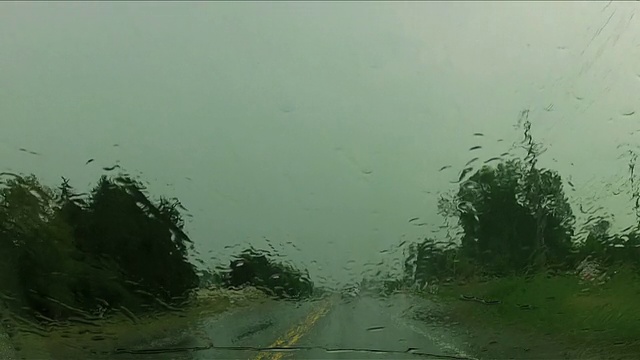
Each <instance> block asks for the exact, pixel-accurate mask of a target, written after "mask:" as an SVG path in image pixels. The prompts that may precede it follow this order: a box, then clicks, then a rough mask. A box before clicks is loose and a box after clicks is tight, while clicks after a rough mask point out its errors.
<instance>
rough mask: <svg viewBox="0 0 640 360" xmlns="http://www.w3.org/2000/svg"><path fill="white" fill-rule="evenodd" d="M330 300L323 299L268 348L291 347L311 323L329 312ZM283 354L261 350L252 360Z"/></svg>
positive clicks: (273, 357)
mask: <svg viewBox="0 0 640 360" xmlns="http://www.w3.org/2000/svg"><path fill="white" fill-rule="evenodd" d="M329 308H330V302H329V301H325V302H324V303H323V304H321V305H319V306H318V307H317V308H315V309H314V310H313V311H311V312H310V313H309V315H307V317H306V318H305V319H304V320H303V321H302V322H301V323H300V324H298V325H297V326H294V327H292V328H291V329H289V331H287V333H286V334H284V336H281V337H280V338H278V339H277V340H276V341H274V342H273V344H271V345H269V347H270V348H283V347H291V346H293V345H295V344H296V343H297V342H298V341H299V340H300V339H301V338H302V337H303V336H304V335H305V334H306V333H308V332H309V330H311V328H312V327H313V325H315V323H316V322H317V321H318V320H320V319H321V318H322V317H323V316H324V315H326V314H327V313H328V312H329ZM284 355H285V353H284V352H276V353H268V352H261V353H260V354H258V356H256V357H255V358H253V360H263V359H271V360H280V359H282V357H283V356H284Z"/></svg>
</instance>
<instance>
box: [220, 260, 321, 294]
mask: <svg viewBox="0 0 640 360" xmlns="http://www.w3.org/2000/svg"><path fill="white" fill-rule="evenodd" d="M223 285H224V286H226V287H232V288H237V287H242V286H255V287H256V288H258V289H260V290H262V291H264V292H265V293H267V294H269V295H271V296H274V297H277V298H289V299H302V298H307V297H310V296H311V295H313V293H314V287H313V282H311V280H310V279H309V274H308V272H306V271H305V272H302V271H300V270H298V269H296V268H294V267H293V266H291V265H288V264H283V263H280V262H277V261H275V260H273V259H272V258H270V257H269V256H268V254H267V253H264V252H261V251H257V250H254V249H247V250H245V251H243V252H242V253H241V254H239V255H237V256H236V258H235V259H234V260H232V261H231V263H230V264H229V271H228V272H226V273H225V274H224V276H223Z"/></svg>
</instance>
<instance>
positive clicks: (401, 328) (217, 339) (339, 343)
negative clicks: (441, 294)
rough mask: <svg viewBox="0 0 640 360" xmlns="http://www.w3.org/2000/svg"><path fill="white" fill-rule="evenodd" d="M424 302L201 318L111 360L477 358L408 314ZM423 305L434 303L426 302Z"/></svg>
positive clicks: (362, 300) (281, 308) (285, 306)
mask: <svg viewBox="0 0 640 360" xmlns="http://www.w3.org/2000/svg"><path fill="white" fill-rule="evenodd" d="M416 303H418V301H416V299H415V298H412V297H411V296H409V295H394V296H391V297H388V298H378V297H374V296H366V295H361V296H359V297H357V298H355V299H353V300H350V301H345V300H343V299H341V298H339V297H331V298H328V299H323V300H318V301H310V302H302V303H294V302H284V301H281V302H276V301H270V302H265V303H262V304H259V305H257V306H253V307H246V308H241V309H237V310H236V311H233V312H229V313H226V314H222V315H219V316H217V317H214V318H210V319H201V320H200V321H198V323H196V324H194V325H193V326H192V327H191V328H189V329H184V331H182V332H181V333H180V334H176V336H175V337H172V338H170V339H162V340H158V341H156V342H155V343H152V344H143V345H141V346H140V347H138V348H132V349H126V351H120V352H118V353H116V354H112V356H110V358H114V359H179V360H199V359H202V360H204V359H207V360H210V359H252V360H267V359H271V360H279V359H354V358H358V359H405V358H406V359H408V358H413V359H420V358H430V359H434V358H462V359H465V358H468V359H473V357H472V356H470V355H469V354H467V353H466V352H465V350H464V348H463V346H461V345H460V344H461V343H462V342H461V341H458V340H457V339H456V338H455V336H454V335H452V334H448V333H447V330H446V327H443V326H436V325H434V324H429V323H427V322H424V321H417V320H412V319H411V318H410V317H408V316H406V314H407V312H408V311H410V310H411V309H412V307H413V306H414V305H415V304H416ZM419 303H420V304H421V305H420V306H423V307H424V306H429V305H428V304H427V305H425V303H426V301H425V300H424V299H420V301H419ZM433 306H435V305H433ZM285 348H287V349H289V350H286V349H285ZM283 349H284V350H283Z"/></svg>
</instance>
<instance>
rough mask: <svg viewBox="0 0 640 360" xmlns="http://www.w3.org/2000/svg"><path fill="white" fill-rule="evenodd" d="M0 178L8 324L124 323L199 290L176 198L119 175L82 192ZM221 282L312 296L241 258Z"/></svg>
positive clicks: (275, 269) (283, 275)
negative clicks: (108, 316) (105, 318)
mask: <svg viewBox="0 0 640 360" xmlns="http://www.w3.org/2000/svg"><path fill="white" fill-rule="evenodd" d="M2 176H3V177H2V179H3V180H1V181H0V305H3V304H4V305H3V306H4V307H5V308H7V309H9V310H10V313H12V314H14V315H18V317H17V319H31V320H34V319H36V320H39V321H56V320H64V319H70V318H85V319H95V318H97V317H98V316H102V315H103V314H104V313H105V311H118V312H122V313H124V314H125V315H127V316H130V317H132V318H134V317H135V315H136V314H140V313H144V312H149V311H157V310H161V309H164V310H167V309H172V310H175V309H177V308H179V307H180V306H183V305H185V304H187V303H188V301H189V300H190V298H191V295H193V293H194V291H195V290H196V289H197V288H198V285H199V284H200V283H201V281H202V276H199V274H198V271H197V269H196V267H195V266H194V264H192V263H191V262H190V261H189V252H190V251H192V250H193V249H194V246H193V241H192V240H191V238H190V237H189V236H188V235H187V234H186V232H185V229H184V226H185V222H184V219H183V217H182V211H184V210H185V208H184V207H183V206H182V204H181V203H180V201H179V200H178V199H176V198H172V199H169V198H166V197H159V198H158V199H151V198H150V197H149V196H148V195H147V189H146V188H145V186H144V185H143V184H142V183H141V182H140V181H137V180H134V179H132V178H131V177H128V176H125V175H118V176H111V177H109V176H102V177H100V179H99V180H98V182H97V184H96V185H95V187H93V189H91V191H90V192H89V193H79V192H77V191H76V190H75V189H74V188H73V187H72V186H71V185H70V182H69V180H68V179H65V178H63V179H62V182H61V183H60V185H59V186H58V187H56V188H51V187H48V186H45V185H43V184H42V183H40V181H39V180H38V179H37V178H36V176H34V175H29V176H20V175H16V174H9V173H3V174H2ZM241 259H242V260H241ZM239 261H244V265H246V266H244V267H243V266H241V265H240V262H239ZM222 275H223V276H224V277H223V281H222V285H223V286H226V287H232V286H243V285H247V284H249V283H253V284H255V283H256V282H260V288H261V289H263V290H265V291H266V292H269V293H270V294H274V295H276V296H280V297H282V296H285V295H290V296H295V297H304V296H308V295H309V294H310V292H311V291H312V289H313V286H312V283H311V282H310V281H309V280H308V276H307V277H305V275H306V274H304V273H303V272H301V271H299V270H297V269H295V268H293V267H291V266H285V265H283V264H279V263H276V262H274V261H273V260H271V259H269V258H267V257H266V256H264V255H256V254H252V253H250V252H245V253H243V254H240V256H239V258H238V259H236V260H234V261H232V262H231V264H230V266H229V269H228V271H226V272H225V274H222ZM256 279H257V280H256Z"/></svg>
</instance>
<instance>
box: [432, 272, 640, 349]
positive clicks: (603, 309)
mask: <svg viewBox="0 0 640 360" xmlns="http://www.w3.org/2000/svg"><path fill="white" fill-rule="evenodd" d="M461 294H464V295H467V296H476V297H479V298H483V299H487V300H491V299H495V300H501V301H502V303H501V304H499V305H485V304H480V303H477V302H469V301H461V300H458V299H457V298H458V297H459V296H460V295H461ZM438 297H439V298H440V299H441V300H446V301H447V303H449V304H451V305H452V313H453V314H455V318H456V319H457V320H458V321H461V322H463V323H464V322H467V323H476V324H485V325H489V326H494V327H505V328H512V329H518V330H522V331H527V332H528V333H534V334H536V333H537V334H540V335H545V336H553V337H555V338H557V339H561V340H563V341H566V342H568V343H571V344H574V345H575V346H578V347H582V346H588V347H590V348H594V347H595V348H599V349H602V350H605V349H613V348H615V349H616V350H614V351H618V350H619V351H624V352H629V351H636V353H640V341H639V340H640V277H638V275H637V274H634V272H633V271H631V270H628V269H620V270H619V271H618V273H617V274H616V275H614V276H613V277H612V279H611V280H610V281H609V282H607V283H606V284H604V285H600V286H598V285H594V284H586V283H581V282H580V281H579V279H578V278H577V277H576V276H571V275H567V276H546V275H544V274H540V275H537V276H534V277H531V278H523V277H506V278H500V279H495V280H490V281H486V282H474V283H469V284H465V285H453V286H450V287H446V288H444V289H441V293H440V294H439V295H438ZM519 305H528V306H530V307H532V308H531V309H522V308H521V307H520V306H519ZM607 351H608V350H607Z"/></svg>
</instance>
